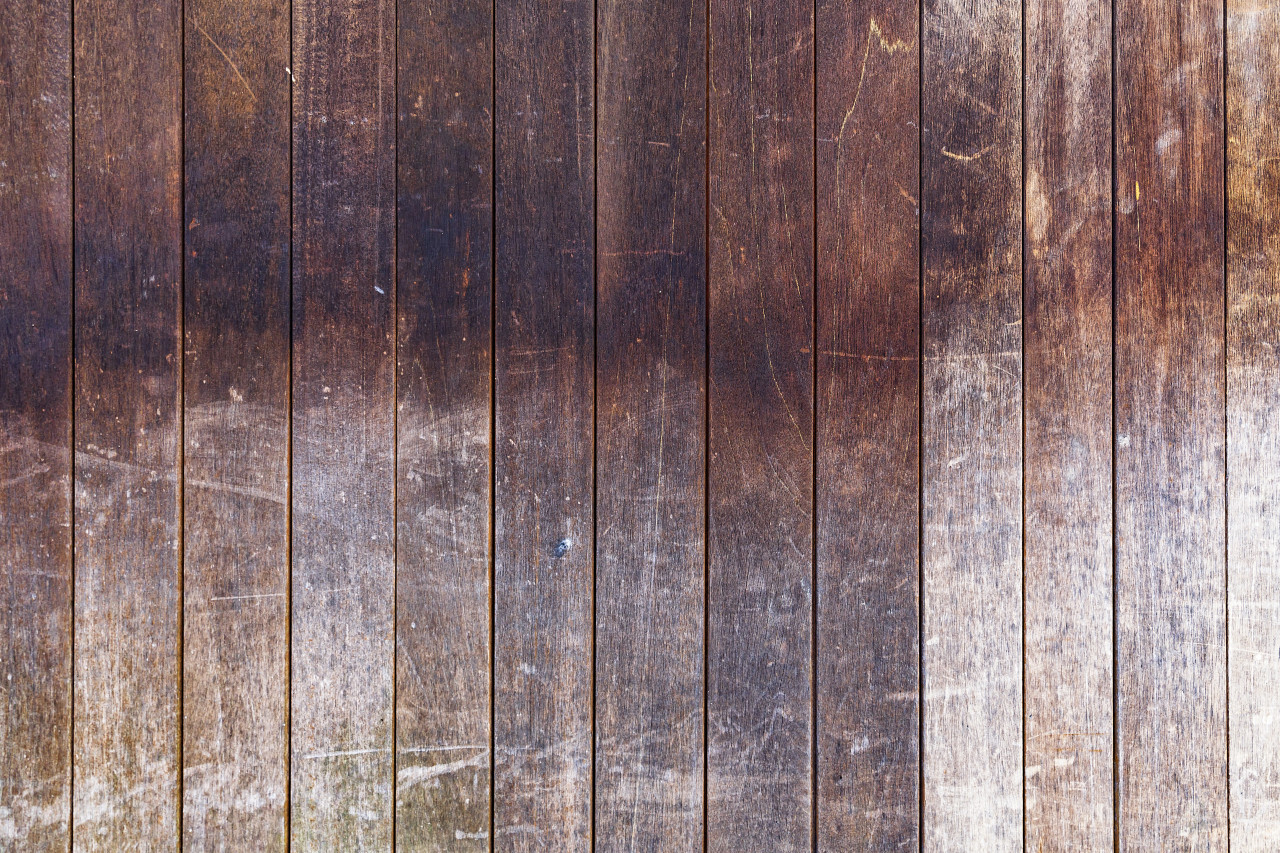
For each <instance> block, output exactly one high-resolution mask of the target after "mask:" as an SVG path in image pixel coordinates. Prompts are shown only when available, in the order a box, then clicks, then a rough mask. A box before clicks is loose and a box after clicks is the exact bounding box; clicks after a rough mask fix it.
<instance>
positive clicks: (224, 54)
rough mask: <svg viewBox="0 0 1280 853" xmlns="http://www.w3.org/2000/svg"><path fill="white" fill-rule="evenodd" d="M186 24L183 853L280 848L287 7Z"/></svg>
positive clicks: (221, 10) (210, 13)
mask: <svg viewBox="0 0 1280 853" xmlns="http://www.w3.org/2000/svg"><path fill="white" fill-rule="evenodd" d="M186 15H187V20H186V27H185V35H186V53H185V63H186V68H185V75H186V78H185V79H186V87H185V95H186V113H185V114H186V127H185V132H184V136H183V140H184V144H185V146H186V151H185V158H186V172H185V177H186V187H185V190H186V202H185V205H186V206H185V209H184V219H185V232H186V257H185V285H184V298H185V314H184V319H183V333H184V339H185V341H186V355H185V364H184V397H183V406H184V415H183V418H184V422H185V425H186V427H185V444H184V449H183V459H184V469H185V470H184V491H183V495H184V502H183V504H184V505H183V523H184V533H183V546H184V549H185V554H184V559H183V599H184V601H183V609H184V614H185V615H184V622H183V656H182V665H183V680H182V688H183V701H182V710H183V734H182V752H183V819H182V830H183V846H184V848H185V849H188V850H215V849H217V850H222V849H235V850H249V849H252V850H263V851H267V850H283V849H284V848H285V846H286V829H285V817H286V815H285V801H286V792H287V776H288V748H289V746H288V745H289V739H288V738H289V731H288V722H289V670H288V659H289V645H288V619H289V598H288V589H289V547H288V544H289V543H288V523H289V511H288V506H289V489H288V484H289V455H288V450H289V245H290V234H289V76H288V74H286V73H285V72H284V70H283V69H284V66H287V65H288V64H289V7H288V4H287V3H286V2H282V0H253V2H248V3H244V2H239V0H236V2H228V0H188V3H187V5H186Z"/></svg>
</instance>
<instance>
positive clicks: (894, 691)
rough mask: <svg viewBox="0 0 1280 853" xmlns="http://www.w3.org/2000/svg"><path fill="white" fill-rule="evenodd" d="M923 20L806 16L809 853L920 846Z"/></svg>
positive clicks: (886, 5)
mask: <svg viewBox="0 0 1280 853" xmlns="http://www.w3.org/2000/svg"><path fill="white" fill-rule="evenodd" d="M919 11H920V10H919V6H918V4H917V3H916V2H915V0H909V2H904V0H883V2H876V3H869V4H848V3H843V2H833V0H823V2H820V3H819V4H818V12H817V29H818V42H817V51H818V53H817V59H816V61H817V84H818V93H817V94H818V101H817V103H818V114H817V136H818V148H817V152H818V160H817V190H818V203H817V226H818V245H817V274H818V280H817V301H818V311H817V318H818V322H817V337H818V360H817V371H818V376H817V384H816V387H817V391H818V400H817V404H818V421H817V422H818V446H817V452H818V467H817V480H816V484H815V488H816V495H817V512H818V525H817V535H818V541H817V560H818V566H817V578H818V606H817V614H818V645H817V660H816V675H817V692H818V696H817V703H818V717H817V729H818V793H817V809H818V839H817V845H818V848H819V849H821V850H897V849H905V848H910V849H915V848H916V847H917V845H918V842H919V826H920V820H919V818H920V703H919V686H920V644H919V643H920V640H919V620H920V609H919V607H920V583H919V578H920V563H919V553H920V552H919V548H920V438H919V436H920V431H919V424H920V360H919V349H920V335H919V332H920V219H919V217H920V203H919V199H920V102H919V98H920V88H919V83H920V77H919V68H920V52H919V37H918V33H919Z"/></svg>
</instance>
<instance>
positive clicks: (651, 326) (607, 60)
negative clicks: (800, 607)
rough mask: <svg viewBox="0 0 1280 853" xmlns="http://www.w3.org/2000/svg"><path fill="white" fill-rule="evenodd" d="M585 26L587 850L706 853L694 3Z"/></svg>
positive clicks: (627, 6)
mask: <svg viewBox="0 0 1280 853" xmlns="http://www.w3.org/2000/svg"><path fill="white" fill-rule="evenodd" d="M598 21H599V39H600V43H599V51H598V56H599V64H598V86H599V90H598V91H599V109H600V116H599V134H600V143H599V151H600V163H599V169H598V172H597V182H598V184H597V186H598V192H599V201H598V206H599V215H598V219H597V222H598V229H599V230H598V237H597V239H598V244H597V248H598V254H597V258H598V274H599V284H598V287H599V302H600V306H599V318H598V325H597V338H598V342H599V343H598V348H599V365H598V374H597V375H598V382H599V400H598V416H597V417H598V424H597V442H596V448H597V450H596V454H597V460H598V461H597V465H598V466H599V473H598V475H597V480H598V483H599V486H598V492H597V498H596V501H597V503H596V511H597V514H598V522H597V527H598V528H599V530H600V538H599V540H598V542H597V545H596V565H597V572H598V575H597V577H598V581H597V602H596V606H597V610H596V637H597V644H598V645H597V652H596V661H597V672H596V682H595V683H596V688H595V693H596V702H597V711H596V738H595V744H596V753H595V772H596V798H597V804H596V823H595V843H596V845H597V846H598V847H599V848H600V849H604V850H654V851H660V850H672V851H675V850H701V849H702V829H703V808H702V807H703V799H702V793H703V684H704V680H703V679H704V672H703V643H704V640H705V633H704V630H703V609H704V604H705V589H704V587H705V577H704V571H705V562H704V559H705V553H706V552H705V531H704V516H705V505H704V500H705V482H704V467H705V456H704V453H705V427H706V423H705V415H706V392H705V381H706V364H705V355H706V257H707V255H706V231H705V216H706V183H705V181H706V155H705V135H706V124H705V117H706V82H707V78H706V46H707V44H706V23H707V21H706V4H705V3H704V2H702V0H695V2H686V0H663V2H655V3H648V4H644V5H642V6H636V5H635V4H632V3H627V2H621V0H605V2H603V3H602V5H601V7H600V10H599V17H598Z"/></svg>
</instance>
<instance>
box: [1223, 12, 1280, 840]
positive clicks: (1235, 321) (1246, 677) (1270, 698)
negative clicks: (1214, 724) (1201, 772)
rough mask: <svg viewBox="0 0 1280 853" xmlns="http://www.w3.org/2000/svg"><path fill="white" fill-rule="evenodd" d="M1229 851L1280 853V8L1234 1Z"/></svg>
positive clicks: (1230, 61) (1230, 42)
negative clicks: (1279, 512)
mask: <svg viewBox="0 0 1280 853" xmlns="http://www.w3.org/2000/svg"><path fill="white" fill-rule="evenodd" d="M1226 38H1227V204H1228V207H1227V222H1228V226H1227V227H1228V230H1227V297H1228V302H1227V310H1228V312H1229V313H1228V315H1227V489H1228V491H1227V505H1228V507H1229V508H1230V511H1229V512H1228V514H1227V595H1228V599H1227V600H1228V627H1229V630H1230V635H1229V648H1230V650H1231V656H1230V659H1229V661H1230V662H1229V669H1228V683H1229V684H1230V685H1231V690H1230V709H1229V711H1230V725H1231V740H1230V749H1231V756H1230V768H1231V792H1230V796H1231V803H1230V808H1231V838H1230V844H1231V849H1233V850H1236V851H1241V853H1253V851H1256V852H1257V853H1262V851H1271V850H1276V849H1280V737H1278V734H1280V733H1278V731H1277V728H1276V725H1277V721H1278V720H1280V702H1278V700H1277V696H1280V654H1277V649H1280V626H1277V624H1276V619H1275V613H1276V607H1277V606H1278V605H1280V574H1278V573H1277V568H1278V567H1280V527H1277V523H1276V522H1277V519H1276V509H1277V507H1280V481H1277V478H1276V476H1275V472H1276V471H1277V469H1280V445H1278V444H1277V441H1280V381H1278V380H1280V352H1277V350H1276V344H1277V341H1278V338H1280V239H1277V238H1280V211H1278V210H1277V208H1276V197H1277V196H1276V193H1277V190H1278V189H1280V139H1278V138H1277V135H1276V128H1277V127H1280V7H1276V6H1266V5H1263V4H1262V3H1258V2H1252V0H1231V2H1228V3H1227V33H1226Z"/></svg>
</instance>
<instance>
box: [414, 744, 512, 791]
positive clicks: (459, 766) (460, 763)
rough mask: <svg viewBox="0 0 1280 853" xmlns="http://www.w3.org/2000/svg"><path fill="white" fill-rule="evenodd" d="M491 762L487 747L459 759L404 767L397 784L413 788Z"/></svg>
mask: <svg viewBox="0 0 1280 853" xmlns="http://www.w3.org/2000/svg"><path fill="white" fill-rule="evenodd" d="M488 764H489V750H488V749H485V750H483V751H482V752H479V753H477V754H475V755H473V756H471V757H470V758H460V759H458V760H457V761H446V762H444V763H442V764H424V765H419V766H417V767H403V768H401V769H400V772H399V773H397V774H396V784H398V785H399V786H400V787H401V788H412V787H413V786H414V785H421V784H422V783H424V782H428V781H430V780H432V779H436V778H439V777H440V776H447V775H449V774H450V773H457V772H458V771H459V770H466V769H467V768H469V767H485V766H488Z"/></svg>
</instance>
